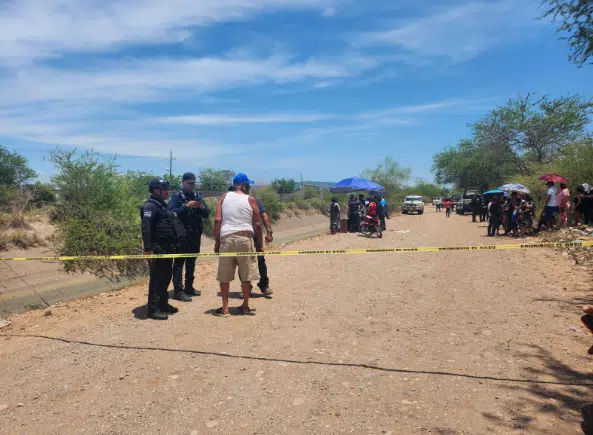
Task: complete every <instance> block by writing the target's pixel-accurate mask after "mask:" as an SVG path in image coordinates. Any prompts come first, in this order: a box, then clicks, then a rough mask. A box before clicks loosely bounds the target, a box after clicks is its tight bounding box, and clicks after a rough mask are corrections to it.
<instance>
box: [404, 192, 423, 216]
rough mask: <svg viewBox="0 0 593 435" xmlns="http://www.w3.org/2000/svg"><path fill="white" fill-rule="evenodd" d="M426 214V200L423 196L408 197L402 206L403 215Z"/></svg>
mask: <svg viewBox="0 0 593 435" xmlns="http://www.w3.org/2000/svg"><path fill="white" fill-rule="evenodd" d="M410 213H418V214H422V213H424V200H423V199H422V197H421V196H415V195H414V196H406V198H405V199H404V203H403V204H402V214H410Z"/></svg>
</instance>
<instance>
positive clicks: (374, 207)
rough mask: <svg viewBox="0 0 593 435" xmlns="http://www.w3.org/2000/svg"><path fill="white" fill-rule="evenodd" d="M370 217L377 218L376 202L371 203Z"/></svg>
mask: <svg viewBox="0 0 593 435" xmlns="http://www.w3.org/2000/svg"><path fill="white" fill-rule="evenodd" d="M368 214H369V216H377V203H376V202H375V201H371V202H370V203H369V211H368Z"/></svg>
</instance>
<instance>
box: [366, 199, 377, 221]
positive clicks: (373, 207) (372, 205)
mask: <svg viewBox="0 0 593 435" xmlns="http://www.w3.org/2000/svg"><path fill="white" fill-rule="evenodd" d="M367 216H370V217H371V218H372V219H373V221H375V222H377V223H378V222H379V214H378V213H377V203H376V202H375V200H374V199H373V198H369V206H368V208H367Z"/></svg>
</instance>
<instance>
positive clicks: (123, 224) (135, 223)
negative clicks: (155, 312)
mask: <svg viewBox="0 0 593 435" xmlns="http://www.w3.org/2000/svg"><path fill="white" fill-rule="evenodd" d="M50 159H51V161H52V162H53V163H54V165H55V166H56V169H57V172H56V175H55V176H54V177H52V181H53V183H54V184H55V185H56V186H57V187H58V189H59V191H60V202H59V203H58V204H57V206H56V207H55V212H54V213H52V216H51V218H52V220H53V221H54V222H55V224H56V226H57V230H58V231H57V236H56V246H57V249H58V252H59V254H60V255H65V256H79V255H123V254H137V253H140V252H141V250H142V240H141V232H140V212H139V207H138V205H139V203H141V199H142V198H138V197H137V196H135V194H134V193H133V192H135V190H134V189H133V186H132V185H131V183H130V182H129V179H127V178H126V177H125V176H122V175H121V174H119V173H118V171H117V166H116V164H115V161H114V160H113V159H107V160H99V158H98V157H97V156H96V155H94V154H91V153H87V154H84V155H82V156H79V157H76V155H75V153H74V152H62V151H55V152H52V153H51V156H50ZM63 267H64V270H65V271H67V272H75V271H76V272H89V273H91V274H94V275H97V276H107V277H109V278H114V279H117V278H118V277H119V276H126V277H134V276H137V275H143V274H145V273H146V272H147V267H146V262H145V261H143V260H118V261H107V260H75V261H66V262H63Z"/></svg>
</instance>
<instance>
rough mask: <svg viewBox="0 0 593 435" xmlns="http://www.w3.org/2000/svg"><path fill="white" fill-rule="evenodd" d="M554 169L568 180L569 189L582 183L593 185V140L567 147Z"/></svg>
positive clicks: (589, 139)
mask: <svg viewBox="0 0 593 435" xmlns="http://www.w3.org/2000/svg"><path fill="white" fill-rule="evenodd" d="M554 169H555V171H556V172H558V173H559V174H562V175H564V176H565V177H567V178H568V180H569V181H570V187H571V189H575V188H576V187H577V186H578V185H579V184H582V183H589V184H593V139H591V138H588V139H587V140H584V141H580V142H576V143H574V144H571V145H569V146H567V147H566V148H565V149H564V152H563V154H562V158H560V159H559V160H558V161H557V162H556V163H555V165H554Z"/></svg>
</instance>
